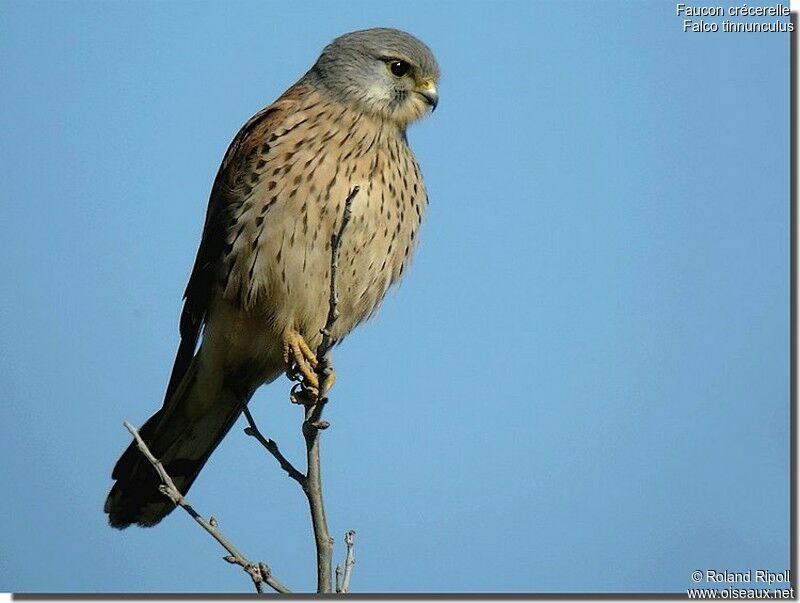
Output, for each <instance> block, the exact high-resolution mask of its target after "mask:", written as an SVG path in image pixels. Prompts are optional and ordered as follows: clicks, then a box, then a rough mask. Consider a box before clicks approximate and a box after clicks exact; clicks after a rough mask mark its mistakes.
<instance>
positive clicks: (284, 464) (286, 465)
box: [242, 404, 306, 490]
mask: <svg viewBox="0 0 800 603" xmlns="http://www.w3.org/2000/svg"><path fill="white" fill-rule="evenodd" d="M242 410H243V411H244V416H245V418H246V419H247V422H248V423H249V425H248V427H245V429H244V432H245V433H246V434H247V435H249V436H252V437H254V438H255V439H257V440H258V441H259V442H261V445H262V446H264V448H266V449H267V451H268V452H269V453H270V454H271V455H272V456H274V457H275V459H276V460H277V461H278V464H279V465H280V466H281V469H283V470H284V471H286V473H287V474H288V475H289V477H291V478H292V479H293V480H294V481H296V482H297V483H298V484H300V486H301V487H302V488H303V489H304V490H305V487H306V476H305V475H303V474H302V473H300V471H298V470H297V468H296V467H295V466H294V465H292V463H291V461H289V459H287V458H286V457H285V456H283V454H282V453H281V451H280V449H279V448H278V444H277V443H276V442H275V440H273V439H272V438H268V437H266V436H265V435H264V434H262V433H261V431H260V430H259V429H258V426H257V425H256V422H255V419H253V415H252V413H251V412H250V409H249V408H248V407H247V405H246V404H245V406H244V407H243V408H242Z"/></svg>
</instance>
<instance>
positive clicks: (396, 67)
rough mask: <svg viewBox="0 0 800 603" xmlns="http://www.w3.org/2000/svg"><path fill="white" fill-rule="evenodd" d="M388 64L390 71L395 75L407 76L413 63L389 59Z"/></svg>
mask: <svg viewBox="0 0 800 603" xmlns="http://www.w3.org/2000/svg"><path fill="white" fill-rule="evenodd" d="M386 66H387V67H388V68H389V73H391V74H392V75H393V76H394V77H405V76H407V75H408V72H409V71H411V65H409V64H408V63H406V62H405V61H389V62H387V63H386Z"/></svg>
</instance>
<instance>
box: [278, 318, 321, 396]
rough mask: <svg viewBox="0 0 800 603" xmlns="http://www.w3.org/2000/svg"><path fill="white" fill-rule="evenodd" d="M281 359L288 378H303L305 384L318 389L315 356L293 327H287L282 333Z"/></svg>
mask: <svg viewBox="0 0 800 603" xmlns="http://www.w3.org/2000/svg"><path fill="white" fill-rule="evenodd" d="M283 360H284V362H285V363H286V376H287V377H289V379H291V380H292V381H299V380H304V384H305V385H306V386H308V387H310V388H313V389H316V390H319V379H317V374H316V372H315V371H314V369H315V368H316V367H317V364H318V362H317V357H316V355H315V354H314V352H313V351H312V350H311V348H310V347H308V344H307V343H306V340H305V339H303V336H302V335H300V333H298V332H297V331H295V330H294V329H287V330H286V331H285V332H284V334H283Z"/></svg>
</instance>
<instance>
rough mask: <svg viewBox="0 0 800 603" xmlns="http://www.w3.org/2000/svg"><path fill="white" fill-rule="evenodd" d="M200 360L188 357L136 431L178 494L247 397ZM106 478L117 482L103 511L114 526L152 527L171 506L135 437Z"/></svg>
mask: <svg viewBox="0 0 800 603" xmlns="http://www.w3.org/2000/svg"><path fill="white" fill-rule="evenodd" d="M201 362H202V360H201V359H200V357H199V356H197V357H195V358H194V359H193V360H192V363H191V365H190V366H189V369H188V370H187V371H186V374H185V375H184V377H183V379H182V381H181V383H180V385H179V386H178V387H177V388H176V390H175V392H174V394H173V395H172V396H171V397H170V398H169V399H168V400H166V401H165V402H164V406H163V407H162V408H161V410H159V411H158V412H157V413H156V414H154V415H153V416H152V417H150V418H149V419H148V420H147V422H146V423H145V424H144V425H143V426H142V428H141V430H140V431H139V433H140V435H141V436H142V439H143V440H144V441H145V443H146V444H147V447H148V448H149V449H150V451H151V452H152V453H153V455H154V456H155V457H156V458H157V459H159V460H160V461H161V463H162V464H163V465H164V468H165V469H166V470H167V473H169V475H170V477H172V479H173V481H174V482H175V485H176V486H177V487H178V489H179V490H180V491H181V493H183V494H186V492H187V491H188V490H189V488H190V487H191V485H192V483H193V482H194V480H195V478H196V477H197V474H198V473H199V472H200V470H201V469H202V468H203V465H205V464H206V461H207V460H208V457H209V456H211V453H212V452H213V451H214V449H215V448H216V447H217V446H218V445H219V443H220V442H221V441H222V438H224V437H225V434H226V433H228V431H229V430H230V428H231V427H232V426H233V424H234V422H235V421H236V419H237V417H238V416H239V414H240V413H241V411H242V407H243V404H244V403H246V402H247V399H249V397H250V396H249V395H248V396H246V397H245V398H243V397H242V396H241V395H237V394H236V393H234V392H233V391H231V390H229V389H228V388H226V386H225V384H224V381H223V380H222V379H220V378H218V377H217V378H214V377H213V376H210V375H209V374H208V373H209V371H204V370H203V369H202V366H201ZM111 477H112V478H113V479H115V480H117V481H116V483H115V484H114V486H113V488H112V489H111V492H110V493H109V495H108V498H107V499H106V504H105V508H104V510H105V512H106V513H108V522H109V523H110V524H111V526H113V527H115V528H120V529H122V528H126V527H128V526H129V525H131V524H132V523H136V524H138V525H140V526H146V527H149V526H154V525H156V524H157V523H158V522H159V521H161V520H162V519H163V518H164V517H166V516H167V515H168V514H169V513H170V511H172V509H174V508H175V505H174V504H173V503H172V502H171V501H170V500H169V499H168V498H167V497H166V496H164V495H163V494H162V493H161V492H160V491H159V489H158V487H159V485H160V483H161V482H160V480H159V478H158V474H157V473H156V471H155V469H154V468H153V466H152V465H151V464H150V463H149V462H148V461H147V459H145V458H144V456H143V455H142V453H141V452H140V451H139V449H138V448H137V447H136V443H135V442H133V443H131V445H130V446H128V449H127V450H126V451H125V452H124V453H123V455H122V456H121V457H120V459H119V461H117V464H116V466H115V467H114V471H113V473H112V474H111Z"/></svg>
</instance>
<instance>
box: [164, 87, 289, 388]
mask: <svg viewBox="0 0 800 603" xmlns="http://www.w3.org/2000/svg"><path fill="white" fill-rule="evenodd" d="M303 92H304V91H303V87H302V86H301V85H295V86H293V87H292V88H290V89H289V90H287V91H286V93H284V94H283V96H281V98H279V99H278V100H277V101H276V102H275V103H273V104H272V105H270V106H268V107H265V108H264V109H262V110H261V111H259V112H258V113H256V114H255V115H254V116H253V117H252V118H250V120H249V121H248V122H247V123H246V124H245V125H244V126H243V127H242V129H241V130H239V133H238V134H237V135H236V137H235V138H234V139H233V142H231V144H230V146H229V147H228V150H227V151H226V153H225V157H224V158H223V160H222V165H221V166H220V168H219V171H218V172H217V177H216V179H215V180H214V186H213V187H212V189H211V197H210V199H209V202H208V210H207V212H206V221H205V225H204V227H203V237H202V239H201V241H200V248H199V249H198V250H197V257H196V258H195V261H194V267H193V268H192V273H191V276H190V277H189V283H188V284H187V285H186V291H185V292H184V294H183V298H184V302H183V311H182V313H181V320H180V335H181V342H180V345H179V347H178V353H177V355H176V357H175V364H174V366H173V368H172V374H171V376H170V379H169V384H168V385H167V391H166V394H165V396H164V398H165V401H166V400H169V399H170V397H171V396H172V395H173V394H174V393H175V390H176V389H177V388H178V386H179V385H180V383H181V380H182V379H183V376H184V375H185V374H186V371H187V370H188V369H189V365H190V364H191V362H192V358H193V357H194V354H195V351H196V349H197V342H198V340H199V338H200V334H201V332H202V329H203V326H204V324H205V322H206V319H207V314H208V305H209V302H210V300H211V294H212V290H213V286H214V283H215V280H217V279H218V278H219V262H220V261H221V259H222V257H223V256H224V254H225V247H226V245H227V232H228V229H229V227H230V222H231V220H234V219H235V214H236V210H237V209H238V208H239V207H240V206H241V204H242V202H243V201H244V199H245V198H246V197H247V195H249V194H250V192H251V190H252V188H251V187H250V185H249V183H248V175H249V174H250V173H252V168H253V165H254V164H255V163H256V162H258V161H264V160H267V159H268V154H269V145H270V142H272V141H273V140H274V137H275V134H274V130H275V128H276V127H277V126H278V124H280V123H281V122H282V121H283V119H284V117H285V116H286V114H287V112H288V111H291V110H292V109H293V108H294V107H295V106H296V99H297V98H298V97H300V96H302V94H303Z"/></svg>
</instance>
